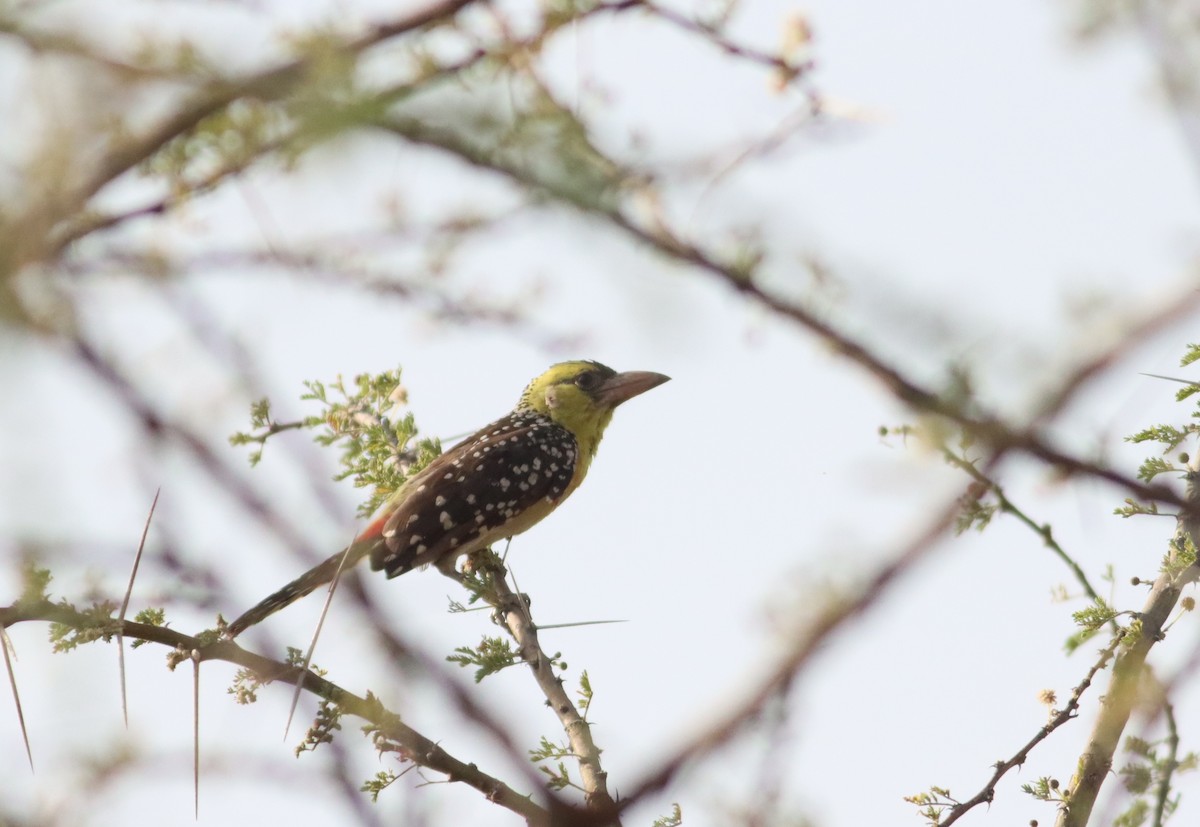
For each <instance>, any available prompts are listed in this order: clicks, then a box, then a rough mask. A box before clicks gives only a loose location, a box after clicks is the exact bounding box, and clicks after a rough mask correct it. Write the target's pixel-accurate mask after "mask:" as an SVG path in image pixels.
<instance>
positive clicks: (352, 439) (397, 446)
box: [229, 368, 441, 516]
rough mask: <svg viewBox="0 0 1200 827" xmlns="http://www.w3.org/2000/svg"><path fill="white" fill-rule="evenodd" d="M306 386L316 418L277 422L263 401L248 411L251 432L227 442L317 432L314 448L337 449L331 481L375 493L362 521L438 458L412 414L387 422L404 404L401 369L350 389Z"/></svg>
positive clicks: (437, 448) (338, 383) (256, 455)
mask: <svg viewBox="0 0 1200 827" xmlns="http://www.w3.org/2000/svg"><path fill="white" fill-rule="evenodd" d="M304 386H305V388H306V391H305V393H304V394H302V395H301V399H302V400H304V401H307V402H316V403H317V404H318V405H320V407H321V411H320V413H317V414H314V415H312V416H308V417H305V418H303V419H301V420H298V421H295V422H283V423H281V422H276V421H275V420H274V419H273V418H272V417H271V404H270V402H269V401H268V400H266V399H262V400H259V401H258V402H255V403H253V404H252V405H251V406H250V425H251V429H250V430H249V431H246V432H238V433H235V434H233V435H232V436H231V437H230V438H229V441H230V442H231V443H232V444H234V445H252V444H253V445H260V446H261V445H264V444H265V443H266V441H267V440H268V439H270V438H271V437H273V436H275V435H276V434H279V433H282V432H283V431H288V430H295V429H304V430H310V431H315V432H316V434H315V436H314V439H315V440H316V442H317V443H318V444H320V445H324V446H333V445H337V446H339V447H340V448H341V452H342V454H341V458H340V462H341V466H342V470H341V471H339V472H338V473H337V474H336V475H335V477H334V478H335V479H337V480H343V479H347V478H349V479H351V480H352V481H353V482H354V485H356V486H358V487H369V488H372V489H373V491H372V494H371V496H370V498H369V499H368V500H367V501H366V502H365V503H363V505H362V506H361V507H360V508H359V512H360V514H362V515H364V516H366V515H369V514H372V513H374V512H375V510H376V509H377V508H378V507H379V506H380V504H382V503H383V501H384V500H386V499H387V498H388V497H389V496H390V495H391V494H392V493H393V492H394V491H395V490H396V489H397V488H399V487H400V485H402V484H403V482H404V480H405V479H406V478H407V475H408V474H409V473H412V472H414V471H418V470H420V469H421V468H424V467H425V466H426V465H427V464H429V462H430V461H431V460H432V459H434V457H436V456H437V455H438V454H440V453H441V445H440V444H439V443H438V442H437V441H436V440H428V439H421V440H418V439H417V438H416V437H417V427H416V423H415V421H414V419H413V416H412V414H411V413H406V414H404V416H402V417H400V418H399V419H398V420H395V421H393V420H392V419H390V418H389V414H391V413H393V411H394V409H395V408H396V407H397V406H401V405H404V404H405V403H406V402H407V401H408V395H407V391H405V389H404V386H403V385H402V384H401V383H400V369H399V368H396V369H395V370H390V371H384V372H383V373H380V374H376V375H371V374H360V375H358V376H355V377H354V379H353V381H352V382H351V383H350V384H349V385H347V383H346V382H345V380H344V379H343V378H342V377H340V376H339V377H338V378H337V379H336V380H334V381H332V382H329V383H325V382H320V381H316V380H311V381H307V382H305V383H304ZM261 458H262V450H261V448H259V449H257V450H256V451H255V452H253V453H252V454H251V455H250V462H251V464H256V463H257V462H258V461H259V460H260V459H261Z"/></svg>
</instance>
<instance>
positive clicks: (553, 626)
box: [537, 620, 629, 632]
mask: <svg viewBox="0 0 1200 827" xmlns="http://www.w3.org/2000/svg"><path fill="white" fill-rule="evenodd" d="M628 622H629V621H628V620H580V621H576V622H575V623H539V624H538V625H537V630H538V631H539V632H540V631H542V630H543V629H570V628H572V627H574V626H603V625H604V624H605V623H628Z"/></svg>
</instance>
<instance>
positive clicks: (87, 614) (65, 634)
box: [50, 600, 119, 652]
mask: <svg viewBox="0 0 1200 827" xmlns="http://www.w3.org/2000/svg"><path fill="white" fill-rule="evenodd" d="M116 608H117V606H116V604H115V603H113V602H112V601H110V600H102V601H100V602H99V603H94V604H92V606H91V607H90V608H87V609H84V610H83V611H82V612H80V615H81V618H80V623H79V625H77V626H68V625H67V624H65V623H51V624H50V643H51V644H52V647H51V649H52V651H54V652H70V651H71V650H72V649H74V648H75V647H76V646H80V645H82V644H84V643H92V642H94V641H97V640H104V641H110V640H112V638H113V635H115V634H116V633H117V632H118V631H119V626H118V625H117V621H116V618H114V617H113V611H114V610H115V609H116Z"/></svg>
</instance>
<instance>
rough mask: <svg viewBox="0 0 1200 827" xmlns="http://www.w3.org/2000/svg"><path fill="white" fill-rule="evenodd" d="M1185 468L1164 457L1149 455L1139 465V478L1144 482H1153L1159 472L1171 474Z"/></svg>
mask: <svg viewBox="0 0 1200 827" xmlns="http://www.w3.org/2000/svg"><path fill="white" fill-rule="evenodd" d="M1182 470H1183V469H1182V468H1180V467H1179V466H1177V465H1175V464H1174V463H1173V462H1169V461H1167V460H1165V459H1163V458H1162V457H1148V458H1147V459H1146V460H1144V461H1143V462H1142V464H1141V465H1139V466H1138V472H1137V475H1138V479H1139V480H1142V481H1143V482H1153V480H1154V478H1155V477H1157V476H1158V475H1159V474H1169V473H1171V472H1173V471H1182Z"/></svg>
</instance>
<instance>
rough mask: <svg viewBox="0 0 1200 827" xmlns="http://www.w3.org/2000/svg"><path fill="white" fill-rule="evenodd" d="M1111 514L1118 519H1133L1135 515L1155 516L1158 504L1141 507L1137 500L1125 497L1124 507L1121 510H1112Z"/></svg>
mask: <svg viewBox="0 0 1200 827" xmlns="http://www.w3.org/2000/svg"><path fill="white" fill-rule="evenodd" d="M1113 514H1116V515H1117V516H1118V517H1133V516H1135V515H1137V514H1150V515H1156V514H1158V504H1157V503H1150V504H1149V505H1143V504H1142V503H1139V502H1138V501H1137V500H1134V499H1131V498H1129V497H1126V498H1125V505H1124V506H1123V507H1121V508H1117V509H1114V510H1113Z"/></svg>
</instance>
